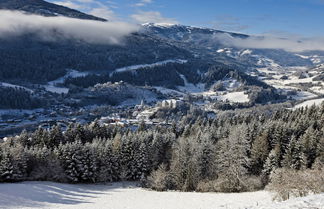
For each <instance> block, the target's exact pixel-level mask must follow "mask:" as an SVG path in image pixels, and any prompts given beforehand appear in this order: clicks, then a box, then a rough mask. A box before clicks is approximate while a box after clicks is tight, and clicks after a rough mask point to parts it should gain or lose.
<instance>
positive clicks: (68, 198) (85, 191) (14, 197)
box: [0, 182, 116, 209]
mask: <svg viewBox="0 0 324 209" xmlns="http://www.w3.org/2000/svg"><path fill="white" fill-rule="evenodd" d="M113 189H116V187H115V186H107V185H84V184H81V185H80V184H76V185H69V184H59V183H52V182H22V183H13V184H10V183H5V184H0V208H6V209H7V208H15V207H18V206H19V207H33V208H37V207H42V206H44V205H46V204H72V205H74V204H75V205H76V204H80V203H91V202H92V201H91V202H89V200H91V199H95V198H96V196H97V195H99V194H103V193H104V192H105V193H106V192H107V191H110V190H113ZM114 192H115V191H114ZM107 195H108V194H107Z"/></svg>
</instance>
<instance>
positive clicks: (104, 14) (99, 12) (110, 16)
mask: <svg viewBox="0 0 324 209" xmlns="http://www.w3.org/2000/svg"><path fill="white" fill-rule="evenodd" d="M89 14H91V15H94V16H97V17H101V18H105V19H107V20H109V21H112V20H115V19H116V15H115V13H114V11H112V10H111V9H109V8H108V7H98V8H93V9H91V10H90V11H89Z"/></svg>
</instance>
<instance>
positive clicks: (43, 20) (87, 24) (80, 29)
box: [0, 10, 138, 44]
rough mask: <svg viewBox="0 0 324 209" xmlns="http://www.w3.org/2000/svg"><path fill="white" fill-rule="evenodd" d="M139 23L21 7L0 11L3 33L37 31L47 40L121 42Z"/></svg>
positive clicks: (4, 35)
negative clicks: (55, 14)
mask: <svg viewBox="0 0 324 209" xmlns="http://www.w3.org/2000/svg"><path fill="white" fill-rule="evenodd" d="M137 30H138V26H136V25H134V24H129V23H125V22H101V21H93V20H81V19H75V18H67V17H62V16H58V17H44V16H38V15H31V14H26V13H23V12H18V11H8V10H1V11H0V37H1V38H6V37H12V36H19V35H24V34H29V33H32V34H36V35H37V36H39V37H40V38H42V39H44V40H48V41H55V40H57V39H60V38H68V39H75V40H80V41H85V42H89V43H102V44H119V43H121V41H122V38H123V37H125V36H126V35H128V34H130V33H132V32H135V31H137Z"/></svg>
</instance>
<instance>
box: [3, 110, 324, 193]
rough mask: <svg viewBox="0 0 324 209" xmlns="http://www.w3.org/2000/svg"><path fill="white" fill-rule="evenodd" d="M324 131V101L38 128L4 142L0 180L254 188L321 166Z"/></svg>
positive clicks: (161, 187)
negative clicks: (126, 124)
mask: <svg viewBox="0 0 324 209" xmlns="http://www.w3.org/2000/svg"><path fill="white" fill-rule="evenodd" d="M323 133H324V105H321V106H320V107H315V106H312V107H310V108H304V109H298V110H295V111H292V110H287V109H283V110H280V111H275V112H273V113H271V114H262V113H258V114H247V113H237V114H230V115H223V116H219V117H217V118H216V119H214V120H210V119H205V118H201V117H199V116H195V115H191V114H190V113H189V114H188V115H187V116H184V117H183V118H182V120H181V121H179V122H178V123H174V124H173V125H172V126H170V127H162V126H156V127H146V126H145V125H144V123H143V124H141V126H140V127H139V128H138V130H136V131H131V130H129V129H125V128H119V127H115V126H100V125H99V123H98V122H93V123H92V124H89V125H85V126H82V125H79V124H71V125H70V126H69V128H68V129H67V130H66V131H65V132H62V131H61V130H60V129H59V127H54V128H53V129H51V130H49V131H47V130H44V129H41V128H39V129H38V130H36V131H35V132H33V133H27V132H25V131H24V132H23V133H21V134H20V135H19V136H17V137H13V138H7V140H5V141H4V142H2V143H1V149H0V153H1V154H0V156H1V158H0V181H1V182H8V181H9V182H10V181H22V180H52V181H59V182H70V183H79V182H82V183H94V182H111V181H124V180H130V181H134V180H136V181H138V180H140V181H141V182H142V184H143V186H147V187H150V188H153V189H156V190H168V189H175V190H182V191H216V192H242V191H252V190H257V189H262V188H264V187H265V186H266V185H268V184H269V182H270V183H273V182H271V178H272V176H273V174H274V173H276V174H278V172H276V171H280V169H286V170H287V172H286V173H289V172H294V173H298V172H308V171H309V172H314V171H320V172H319V173H320V174H321V173H323V172H322V170H321V169H323V165H324V134H323ZM278 169H279V170H278ZM288 171H289V172H288ZM297 171H298V172H297ZM313 176H318V174H316V175H313ZM306 180H307V179H306ZM306 180H305V181H306ZM320 181H323V176H322V177H321V179H320ZM318 183H319V185H323V184H321V182H318ZM322 183H323V182H322ZM321 189H323V188H321Z"/></svg>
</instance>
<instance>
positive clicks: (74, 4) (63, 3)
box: [53, 1, 85, 9]
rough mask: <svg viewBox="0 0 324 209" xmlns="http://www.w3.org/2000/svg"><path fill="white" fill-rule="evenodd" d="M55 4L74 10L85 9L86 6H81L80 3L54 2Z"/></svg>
mask: <svg viewBox="0 0 324 209" xmlns="http://www.w3.org/2000/svg"><path fill="white" fill-rule="evenodd" d="M53 3H54V4H58V5H62V6H65V7H69V8H72V9H83V8H84V7H85V5H82V4H79V3H75V2H72V1H54V2H53Z"/></svg>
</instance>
